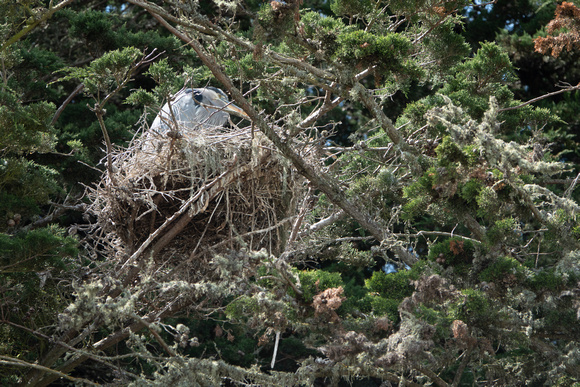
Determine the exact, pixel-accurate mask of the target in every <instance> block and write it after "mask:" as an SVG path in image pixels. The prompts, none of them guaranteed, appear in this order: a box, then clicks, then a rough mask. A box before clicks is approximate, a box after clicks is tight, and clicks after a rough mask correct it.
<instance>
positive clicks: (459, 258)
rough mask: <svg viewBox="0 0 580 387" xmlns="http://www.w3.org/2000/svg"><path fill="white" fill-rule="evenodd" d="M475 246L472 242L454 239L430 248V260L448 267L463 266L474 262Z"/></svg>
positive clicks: (435, 244)
mask: <svg viewBox="0 0 580 387" xmlns="http://www.w3.org/2000/svg"><path fill="white" fill-rule="evenodd" d="M474 253H475V246H474V245H473V242H471V241H470V240H466V239H462V238H458V237H453V238H449V239H446V240H444V241H442V242H438V243H434V244H433V245H431V247H430V248H429V255H428V258H429V259H431V260H435V261H437V262H438V263H440V264H442V265H444V266H445V267H447V266H463V267H465V265H466V264H468V263H470V262H471V261H472V260H473V257H474Z"/></svg>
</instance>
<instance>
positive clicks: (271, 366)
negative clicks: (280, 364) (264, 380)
mask: <svg viewBox="0 0 580 387" xmlns="http://www.w3.org/2000/svg"><path fill="white" fill-rule="evenodd" d="M279 342H280V331H276V341H275V342H274V354H273V355H272V362H270V368H274V365H275V364H276V355H277V354H278V343H279Z"/></svg>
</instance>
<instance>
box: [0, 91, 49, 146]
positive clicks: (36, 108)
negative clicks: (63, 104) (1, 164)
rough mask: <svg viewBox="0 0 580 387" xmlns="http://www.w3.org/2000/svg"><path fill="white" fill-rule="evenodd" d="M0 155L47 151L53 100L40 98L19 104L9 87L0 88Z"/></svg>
mask: <svg viewBox="0 0 580 387" xmlns="http://www.w3.org/2000/svg"><path fill="white" fill-rule="evenodd" d="M0 102H1V104H0V156H2V155H6V154H15V155H20V154H23V153H32V152H48V151H50V150H52V149H53V148H54V142H55V135H54V131H53V128H52V127H51V125H50V120H51V119H52V117H53V115H54V111H55V106H54V104H52V103H50V102H46V101H40V102H36V103H30V104H26V105H24V104H22V103H21V101H19V100H18V98H17V96H16V94H14V93H13V92H11V91H10V90H4V91H0Z"/></svg>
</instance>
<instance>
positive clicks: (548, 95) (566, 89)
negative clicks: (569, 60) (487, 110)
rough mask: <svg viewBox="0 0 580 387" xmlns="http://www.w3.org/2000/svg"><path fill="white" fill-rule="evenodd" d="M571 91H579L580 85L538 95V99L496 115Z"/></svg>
mask: <svg viewBox="0 0 580 387" xmlns="http://www.w3.org/2000/svg"><path fill="white" fill-rule="evenodd" d="M573 90H580V83H579V84H578V85H576V86H568V87H565V88H564V89H562V90H558V91H553V92H551V93H548V94H544V95H540V96H539V97H536V98H532V99H530V100H529V101H526V102H524V103H522V104H519V105H518V106H512V107H507V108H503V109H498V113H499V112H507V111H509V110H515V109H519V108H522V107H524V106H527V105H529V104H532V103H534V102H538V101H541V100H543V99H545V98H549V97H553V96H555V95H558V94H562V93H565V92H567V91H573Z"/></svg>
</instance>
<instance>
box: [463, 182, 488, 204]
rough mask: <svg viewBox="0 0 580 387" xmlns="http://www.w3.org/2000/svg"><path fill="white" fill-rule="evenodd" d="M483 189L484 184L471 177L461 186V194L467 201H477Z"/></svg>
mask: <svg viewBox="0 0 580 387" xmlns="http://www.w3.org/2000/svg"><path fill="white" fill-rule="evenodd" d="M482 189H483V184H482V183H481V181H480V180H478V179H469V180H468V181H467V182H465V184H463V185H462V186H461V189H460V191H459V196H461V198H462V199H463V200H465V201H466V202H467V203H472V202H476V200H477V197H478V196H479V193H480V192H481V190H482Z"/></svg>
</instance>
